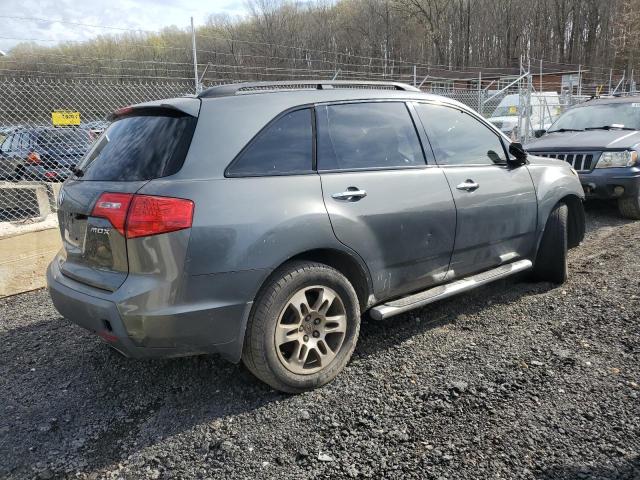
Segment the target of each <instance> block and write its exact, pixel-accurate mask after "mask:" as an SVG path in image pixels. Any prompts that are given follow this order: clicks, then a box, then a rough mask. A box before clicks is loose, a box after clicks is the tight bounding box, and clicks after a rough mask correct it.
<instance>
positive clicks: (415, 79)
mask: <svg viewBox="0 0 640 480" xmlns="http://www.w3.org/2000/svg"><path fill="white" fill-rule="evenodd" d="M416 83H417V78H416V66H415V65H414V66H413V86H414V87H415V86H416Z"/></svg>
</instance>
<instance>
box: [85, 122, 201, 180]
mask: <svg viewBox="0 0 640 480" xmlns="http://www.w3.org/2000/svg"><path fill="white" fill-rule="evenodd" d="M196 122H197V119H196V118H194V117H191V116H188V115H180V116H164V115H142V116H128V117H125V118H122V119H120V120H117V121H115V122H114V123H112V124H111V125H110V126H109V128H108V129H107V130H106V131H105V132H104V134H102V136H100V138H99V139H98V140H97V141H96V143H95V145H94V146H93V148H92V149H91V150H90V151H89V153H87V156H86V157H85V158H84V160H83V161H82V162H81V163H80V165H78V168H79V169H80V170H82V172H83V175H82V180H99V181H137V180H151V179H154V178H159V177H166V176H167V175H172V174H174V173H176V172H177V171H178V170H180V168H182V164H183V163H184V159H185V157H186V156H187V150H188V149H189V145H190V143H191V138H192V137H193V131H194V130H195V126H196Z"/></svg>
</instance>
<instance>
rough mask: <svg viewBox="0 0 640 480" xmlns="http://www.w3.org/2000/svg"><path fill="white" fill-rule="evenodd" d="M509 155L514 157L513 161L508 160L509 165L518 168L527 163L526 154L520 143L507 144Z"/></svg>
mask: <svg viewBox="0 0 640 480" xmlns="http://www.w3.org/2000/svg"><path fill="white" fill-rule="evenodd" d="M509 153H510V154H511V155H513V156H514V157H515V159H512V158H510V159H509V161H508V163H509V164H510V165H512V166H514V167H519V166H521V165H525V164H526V163H527V152H526V150H525V149H524V148H523V147H522V144H521V143H518V142H512V143H511V144H509Z"/></svg>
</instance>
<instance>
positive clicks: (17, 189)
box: [0, 182, 55, 221]
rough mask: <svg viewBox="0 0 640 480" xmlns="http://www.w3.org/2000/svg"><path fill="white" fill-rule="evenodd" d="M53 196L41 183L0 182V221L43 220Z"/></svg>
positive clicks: (49, 208) (49, 209)
mask: <svg viewBox="0 0 640 480" xmlns="http://www.w3.org/2000/svg"><path fill="white" fill-rule="evenodd" d="M54 194H55V191H54V192H52V193H49V189H48V188H47V186H46V185H44V184H42V183H37V182H34V183H12V182H0V221H3V220H11V221H14V220H21V219H28V218H40V219H42V218H45V217H46V216H47V215H49V214H50V213H51V203H50V198H51V196H52V195H54Z"/></svg>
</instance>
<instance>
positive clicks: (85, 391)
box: [0, 317, 286, 477]
mask: <svg viewBox="0 0 640 480" xmlns="http://www.w3.org/2000/svg"><path fill="white" fill-rule="evenodd" d="M0 345H3V346H4V347H3V349H2V352H1V353H0V374H1V375H2V379H1V380H0V387H2V388H0V432H2V435H0V437H4V438H0V477H1V476H3V475H4V474H6V473H9V472H23V473H24V472H29V471H32V470H33V469H34V468H35V469H37V464H38V462H40V461H41V460H42V459H43V458H52V457H53V458H57V459H59V462H60V465H61V466H62V465H68V464H73V465H76V467H80V468H83V467H85V466H90V467H92V468H101V467H106V466H108V465H111V464H113V463H117V462H118V461H119V460H120V459H122V458H125V457H127V456H128V455H130V454H131V453H133V452H136V451H139V450H141V449H143V448H145V447H147V446H151V445H154V444H156V443H158V442H160V441H162V440H163V439H165V438H167V437H171V436H174V435H179V434H181V433H184V432H187V431H189V430H191V429H194V428H198V427H199V426H202V425H205V424H210V425H211V424H215V423H216V420H218V419H222V418H224V417H229V416H236V415H241V414H242V413H244V412H249V411H254V410H256V409H259V408H260V407H262V406H264V405H266V404H268V403H270V402H273V401H277V400H279V399H282V398H286V395H284V394H281V393H279V392H275V391H273V390H271V389H269V388H268V387H266V386H264V385H263V384H261V383H259V382H257V381H255V380H254V379H253V377H251V375H250V374H249V373H248V372H247V371H246V370H245V369H244V368H242V367H239V366H238V365H233V364H231V363H229V362H226V361H223V360H222V359H220V358H218V357H216V356H198V357H189V358H176V359H168V360H134V359H128V358H125V357H123V356H122V355H120V354H119V353H117V352H115V351H113V350H111V349H110V348H109V347H108V346H106V345H104V344H102V342H100V341H99V340H97V338H96V337H95V336H93V335H91V334H89V333H87V332H85V331H84V330H82V329H80V328H79V327H76V326H75V325H72V324H70V323H68V322H67V321H66V320H64V319H62V318H59V317H58V318H44V319H43V320H41V321H37V322H35V323H31V324H29V325H28V326H24V327H19V328H14V329H9V330H6V331H4V332H0ZM10 359H12V360H10ZM16 359H18V361H16ZM212 441H213V442H214V443H215V442H216V441H217V440H216V439H215V438H213V439H212ZM221 441H222V440H220V442H221Z"/></svg>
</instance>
